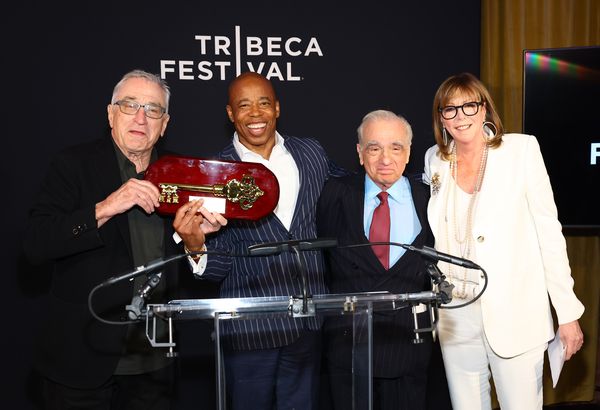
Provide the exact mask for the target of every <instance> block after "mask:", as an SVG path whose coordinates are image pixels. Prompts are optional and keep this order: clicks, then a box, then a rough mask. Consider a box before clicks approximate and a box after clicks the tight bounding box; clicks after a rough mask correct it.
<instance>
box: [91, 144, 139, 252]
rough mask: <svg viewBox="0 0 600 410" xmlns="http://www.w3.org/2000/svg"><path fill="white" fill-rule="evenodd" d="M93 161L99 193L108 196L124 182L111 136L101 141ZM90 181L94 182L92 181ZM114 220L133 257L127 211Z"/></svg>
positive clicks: (103, 196) (101, 195) (104, 196)
mask: <svg viewBox="0 0 600 410" xmlns="http://www.w3.org/2000/svg"><path fill="white" fill-rule="evenodd" d="M91 162H92V164H93V165H92V166H93V168H94V172H95V173H96V175H95V178H94V182H98V189H99V192H98V193H99V195H100V197H101V198H106V197H107V196H108V195H110V194H111V193H113V192H114V191H115V190H116V189H117V188H118V187H120V186H121V185H122V184H123V183H122V182H121V173H120V171H119V163H118V162H117V156H116V154H115V148H114V145H113V143H112V139H111V137H110V136H109V137H108V138H106V139H104V140H102V141H101V142H100V144H99V145H98V150H97V151H96V160H95V161H91ZM90 183H92V182H91V181H90ZM112 220H113V223H114V224H115V225H116V227H117V231H118V233H119V235H120V236H121V239H122V240H123V242H124V243H125V245H126V246H127V251H128V252H129V255H130V256H131V257H132V251H131V240H130V234H129V223H128V220H127V213H122V214H119V215H117V216H115V217H113V218H112ZM109 223H110V221H109Z"/></svg>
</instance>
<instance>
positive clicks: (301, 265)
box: [291, 245, 308, 315]
mask: <svg viewBox="0 0 600 410" xmlns="http://www.w3.org/2000/svg"><path fill="white" fill-rule="evenodd" d="M291 248H292V252H293V253H294V256H295V258H294V260H295V261H296V266H297V267H298V272H299V273H300V280H301V285H302V314H303V315H306V314H307V313H308V285H307V283H306V269H305V267H304V263H303V261H302V258H301V257H300V249H299V246H298V245H291Z"/></svg>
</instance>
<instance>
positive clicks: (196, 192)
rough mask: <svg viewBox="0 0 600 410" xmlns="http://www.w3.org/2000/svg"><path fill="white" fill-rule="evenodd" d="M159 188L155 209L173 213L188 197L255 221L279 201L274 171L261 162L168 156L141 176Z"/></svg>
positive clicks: (209, 206) (237, 216)
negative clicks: (157, 202)
mask: <svg viewBox="0 0 600 410" xmlns="http://www.w3.org/2000/svg"><path fill="white" fill-rule="evenodd" d="M144 178H145V179H146V180H148V181H150V182H152V183H153V184H154V185H156V186H157V187H158V189H159V190H160V198H159V202H160V207H159V208H158V209H157V212H158V213H160V214H163V215H173V214H174V213H175V212H176V211H177V209H179V207H180V206H182V205H184V204H186V203H187V202H188V201H190V200H194V199H198V198H202V199H204V206H205V207H206V208H207V209H209V210H210V211H212V212H219V213H221V214H223V215H224V216H225V218H228V219H250V220H257V219H260V218H262V217H264V216H266V215H268V214H269V213H271V212H272V211H273V210H274V209H275V207H276V206H277V201H279V183H278V182H277V178H276V177H275V174H273V172H271V171H270V170H269V169H268V168H267V167H265V166H264V165H262V164H258V163H253V162H241V161H224V160H218V161H217V160H208V159H202V158H193V157H183V156H176V155H167V156H164V157H161V158H159V159H158V160H157V161H155V162H154V163H153V164H151V165H150V166H149V167H148V169H147V170H146V174H145V177H144Z"/></svg>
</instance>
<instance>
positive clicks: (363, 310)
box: [146, 291, 441, 410]
mask: <svg viewBox="0 0 600 410" xmlns="http://www.w3.org/2000/svg"><path fill="white" fill-rule="evenodd" d="M420 303H423V304H426V305H427V306H428V307H429V313H430V316H431V323H432V326H431V327H429V328H422V329H419V328H418V327H416V323H417V321H416V313H415V310H414V309H413V314H414V315H415V342H417V343H418V342H419V341H420V333H422V332H430V331H433V330H434V329H435V326H436V324H437V307H438V306H439V305H440V303H441V299H440V294H439V293H436V292H434V291H424V292H417V293H404V294H391V293H388V292H365V293H355V294H325V295H314V296H312V297H308V298H307V297H306V296H305V297H295V296H289V297H287V296H275V297H254V298H223V299H186V300H173V301H171V302H169V303H167V304H149V305H148V306H147V314H146V335H147V337H148V340H149V341H150V343H151V345H152V346H154V347H168V348H169V353H168V354H170V355H174V350H173V348H174V347H175V345H176V344H175V342H174V340H173V331H172V330H173V320H190V319H213V320H214V324H215V357H216V366H215V367H216V377H217V403H218V407H217V408H218V409H219V410H225V409H226V391H225V380H224V367H223V357H222V355H223V352H222V347H221V337H220V331H219V322H220V321H221V320H244V319H257V318H261V317H264V316H267V315H268V316H270V317H272V316H274V315H275V316H276V315H285V316H291V317H297V318H300V317H306V316H314V315H319V314H320V315H327V314H329V315H331V314H344V315H348V314H350V315H352V316H353V327H354V328H353V330H354V335H355V337H354V338H353V349H352V351H353V357H352V372H353V409H358V408H365V409H369V410H371V409H372V402H373V400H372V394H373V393H372V392H373V388H372V368H373V366H372V365H373V363H372V362H373V357H372V343H373V312H374V311H384V310H387V311H389V310H398V309H402V308H407V307H410V306H416V305H418V304H420ZM157 319H160V320H165V321H167V322H168V327H169V336H168V337H169V340H168V341H167V342H160V341H157V340H156V323H157ZM357 334H366V335H367V337H366V340H365V339H364V338H358V337H356V335H357Z"/></svg>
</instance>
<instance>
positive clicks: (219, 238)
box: [202, 137, 345, 408]
mask: <svg viewBox="0 0 600 410" xmlns="http://www.w3.org/2000/svg"><path fill="white" fill-rule="evenodd" d="M284 146H285V148H286V149H287V150H288V151H289V152H290V154H291V155H292V157H293V158H294V161H295V162H296V165H297V167H298V171H299V177H300V190H299V193H298V198H297V200H296V209H295V210H294V215H293V218H292V223H291V226H290V230H289V231H288V230H287V229H286V228H285V226H284V225H283V224H282V223H281V221H280V220H279V219H278V218H277V216H276V215H275V214H273V213H271V214H270V215H268V216H267V217H265V218H263V219H261V220H258V221H246V220H231V221H229V224H228V225H227V227H225V228H223V229H222V230H221V231H220V232H219V233H218V234H217V235H215V236H214V237H213V238H210V239H209V240H208V241H207V247H208V250H209V252H210V251H211V250H227V251H231V252H232V253H234V254H241V253H244V252H245V251H246V250H247V248H248V246H250V245H254V244H258V243H264V242H274V241H287V240H290V239H306V238H314V237H316V235H317V230H316V224H315V212H316V204H317V200H318V198H319V194H320V192H321V188H322V187H323V185H324V184H325V181H327V179H328V178H329V177H330V176H332V175H343V174H345V171H343V170H342V169H340V168H338V167H337V166H336V165H335V164H333V163H332V162H331V161H330V160H329V159H328V158H327V155H326V154H325V151H324V150H323V148H322V147H321V145H320V144H319V143H318V142H317V141H316V140H315V139H311V138H296V137H284ZM220 158H222V159H226V160H236V161H239V160H240V157H239V156H238V155H237V153H236V151H235V149H234V146H233V143H232V144H230V145H229V146H227V147H226V148H225V149H224V150H223V151H222V152H221V154H220ZM280 183H285V182H282V181H280ZM301 256H302V258H304V263H305V267H306V274H307V283H308V293H309V294H323V293H326V287H325V283H324V279H323V272H324V264H323V258H322V255H321V254H320V253H319V252H304V253H302V255H301ZM297 271H298V268H297V266H296V264H295V260H294V255H293V254H292V253H288V252H284V253H281V254H279V255H274V256H265V257H252V258H250V257H245V258H234V257H228V256H223V255H210V256H209V258H208V265H207V267H206V270H205V272H204V274H203V275H202V278H205V279H210V280H218V281H222V282H221V286H220V296H221V297H224V298H237V297H256V296H259V297H265V296H290V295H301V294H302V288H301V284H300V281H299V276H298V272H297ZM319 328H320V323H319V320H318V319H317V318H314V317H311V318H302V319H295V318H289V317H277V318H264V319H262V318H261V319H256V320H255V319H253V320H229V321H225V322H224V323H223V328H222V334H223V339H224V345H225V346H226V349H228V350H229V351H233V352H235V351H237V352H239V351H264V350H265V349H273V348H284V347H286V346H290V345H292V344H294V343H296V342H300V343H303V340H304V339H303V336H306V334H307V332H306V331H318V330H319ZM308 333H310V332H308ZM312 333H314V332H312ZM311 337H312V336H311ZM256 353H257V354H260V352H256ZM225 360H226V362H227V354H226V355H225ZM266 361H267V359H266V358H265V362H266ZM307 365H309V364H308V363H307ZM301 366H302V365H301ZM301 366H300V367H301ZM301 370H302V369H298V371H301ZM316 370H317V372H318V369H316ZM233 372H235V366H234V369H233ZM227 377H228V378H229V379H231V378H232V377H234V376H233V375H232V374H227ZM230 382H231V380H228V384H229V383H230ZM281 382H284V383H285V381H284V380H281V377H280V375H278V376H277V383H278V384H279V383H281ZM290 383H291V380H290ZM309 384H310V383H309ZM265 387H268V388H272V386H265ZM307 387H308V385H307ZM255 393H256V395H254V397H253V398H256V397H258V396H259V394H258V392H255ZM313 393H314V392H312V391H306V392H305V395H306V401H305V402H304V405H303V408H307V404H308V403H309V402H310V400H312V398H311V397H310V396H311V395H313ZM235 394H236V393H235V391H234V395H235ZM247 399H248V398H247V397H246V400H247ZM257 400H258V399H257ZM234 401H235V398H234ZM245 404H246V405H245V406H244V407H245V408H250V407H248V406H252V405H253V404H254V405H255V406H256V408H268V407H261V406H265V404H259V403H258V402H257V401H253V403H249V402H247V401H246V403H245ZM279 404H281V403H279ZM293 405H294V404H293V403H291V404H290V407H292V406H293ZM284 407H285V405H284Z"/></svg>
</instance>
